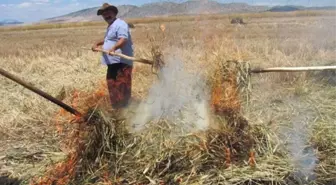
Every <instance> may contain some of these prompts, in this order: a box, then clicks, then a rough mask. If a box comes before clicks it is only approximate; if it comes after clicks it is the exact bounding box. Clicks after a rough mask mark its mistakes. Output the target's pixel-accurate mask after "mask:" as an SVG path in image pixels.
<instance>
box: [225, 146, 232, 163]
mask: <svg viewBox="0 0 336 185" xmlns="http://www.w3.org/2000/svg"><path fill="white" fill-rule="evenodd" d="M225 165H226V167H229V166H230V165H231V150H230V148H225Z"/></svg>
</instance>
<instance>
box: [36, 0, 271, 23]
mask: <svg viewBox="0 0 336 185" xmlns="http://www.w3.org/2000/svg"><path fill="white" fill-rule="evenodd" d="M98 8H99V7H93V8H88V9H84V10H80V11H76V12H73V13H70V14H66V15H63V16H59V17H53V18H49V19H46V20H43V21H42V22H80V21H98V20H102V19H101V17H99V16H97V14H96V13H97V10H98ZM118 9H119V15H118V16H119V17H120V18H135V17H153V16H170V15H189V14H214V13H241V12H260V11H266V10H268V9H269V7H267V6H251V5H248V4H246V3H228V4H224V3H219V2H216V1H201V0H193V1H187V2H183V3H173V2H155V3H148V4H144V5H142V6H134V5H121V6H118Z"/></svg>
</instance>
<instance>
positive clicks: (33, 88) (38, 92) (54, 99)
mask: <svg viewBox="0 0 336 185" xmlns="http://www.w3.org/2000/svg"><path fill="white" fill-rule="evenodd" d="M0 74H1V75H3V76H4V77H7V78H9V79H11V80H13V81H14V82H16V83H18V84H20V85H22V86H24V87H25V88H27V89H29V90H31V91H33V92H35V93H36V94H38V95H40V96H42V97H44V98H45V99H47V100H49V101H51V102H53V103H55V104H56V105H58V106H60V107H62V108H63V109H65V110H66V111H68V112H70V113H71V114H74V115H76V116H82V114H81V113H80V112H79V111H77V110H76V109H74V108H72V107H70V106H69V105H67V104H65V103H63V102H62V101H60V100H58V99H56V98H54V97H52V96H51V95H49V94H47V93H45V92H43V91H41V90H39V89H37V88H36V87H34V86H32V85H30V84H28V83H27V82H24V81H23V80H21V79H19V78H18V77H15V76H14V75H12V74H10V73H9V72H7V71H5V70H3V69H2V68H0Z"/></svg>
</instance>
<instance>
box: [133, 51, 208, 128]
mask: <svg viewBox="0 0 336 185" xmlns="http://www.w3.org/2000/svg"><path fill="white" fill-rule="evenodd" d="M166 63H167V65H166V66H165V67H164V68H163V69H162V71H161V72H160V78H159V79H160V80H158V82H156V83H155V84H154V85H153V86H152V88H151V89H150V91H149V95H148V97H147V98H146V99H145V100H143V102H142V103H141V104H140V106H139V107H138V109H137V111H136V116H135V118H133V119H132V126H133V130H134V131H136V132H138V131H141V130H143V129H145V128H146V124H147V123H148V122H150V121H154V120H158V119H165V120H169V121H171V122H172V123H174V124H175V125H178V126H179V127H180V128H183V129H184V130H185V131H187V132H192V131H197V130H205V129H207V128H208V119H209V118H208V113H207V111H208V105H207V102H208V99H207V98H208V97H207V96H206V95H207V94H208V93H206V92H205V80H203V78H202V77H201V76H200V75H198V74H192V73H188V72H187V71H186V70H185V68H184V64H183V62H182V61H181V59H179V57H176V56H174V57H172V56H170V57H168V58H167V59H166Z"/></svg>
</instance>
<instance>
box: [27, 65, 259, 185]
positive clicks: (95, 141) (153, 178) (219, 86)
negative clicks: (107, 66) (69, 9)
mask: <svg viewBox="0 0 336 185" xmlns="http://www.w3.org/2000/svg"><path fill="white" fill-rule="evenodd" d="M172 70H174V69H172ZM177 71H180V72H181V71H182V72H183V73H184V71H183V70H181V69H178V70H177ZM166 72H167V74H168V73H169V74H170V73H171V72H173V74H174V75H175V76H179V75H178V74H177V73H175V72H176V71H170V70H167V71H166ZM163 73H165V70H163ZM228 75H229V76H231V78H227V79H224V78H222V79H219V80H217V81H215V83H214V84H213V88H212V92H211V107H212V109H213V112H214V113H215V114H216V115H218V116H220V117H223V118H225V119H226V120H227V123H228V124H227V126H225V125H223V126H222V128H221V130H220V129H219V130H211V129H210V130H208V131H200V132H197V133H194V134H191V135H190V134H189V135H186V136H183V137H184V139H176V138H171V137H167V136H169V135H170V136H172V134H173V135H176V132H178V131H177V129H178V125H176V123H175V124H171V122H172V121H176V119H172V120H171V121H169V120H161V121H159V122H156V123H155V124H154V123H150V122H151V121H150V120H148V121H149V123H150V127H149V128H148V129H147V130H144V131H142V136H141V135H136V134H134V135H132V134H130V133H129V132H128V131H127V129H126V126H125V121H123V120H121V121H120V120H118V119H116V118H114V117H113V114H114V113H113V111H112V112H110V113H109V114H110V116H107V117H110V118H106V117H105V116H106V114H103V113H102V112H99V111H98V110H99V108H100V109H107V107H106V106H105V107H104V105H107V104H108V103H107V102H106V93H105V91H104V90H103V89H105V86H104V85H101V87H100V88H99V89H98V90H97V91H96V92H95V93H94V94H93V95H88V94H86V93H82V92H77V91H74V93H73V96H72V97H73V98H72V100H71V102H72V106H74V107H76V108H77V109H79V110H81V111H82V112H88V115H87V116H88V117H89V119H86V120H89V121H87V122H83V120H82V119H80V118H78V117H71V116H67V115H66V114H65V113H64V112H63V111H60V112H59V113H58V114H57V119H56V120H59V119H61V118H63V119H64V117H68V120H67V121H66V122H68V123H71V125H70V126H69V125H68V124H65V123H64V122H63V123H62V122H60V121H56V127H57V130H58V132H59V133H60V134H67V135H68V137H66V139H65V140H64V149H65V152H67V153H68V157H67V158H66V159H65V161H63V162H60V163H58V164H56V165H54V166H52V167H51V168H50V170H49V171H48V172H47V173H46V175H45V176H44V177H41V178H38V179H34V180H33V182H32V183H31V185H49V184H55V185H65V184H71V183H74V184H76V183H79V184H80V182H82V181H83V180H84V179H85V178H88V177H89V176H98V178H94V179H91V181H92V182H94V183H97V182H99V183H102V184H112V182H113V184H121V183H126V184H149V183H152V184H155V183H160V184H174V183H175V184H180V183H182V182H183V181H184V179H185V180H186V181H187V182H188V181H189V182H192V181H195V180H196V179H197V178H196V176H197V174H201V173H202V172H205V171H206V169H208V168H209V167H210V166H212V165H215V166H218V165H219V166H218V167H220V166H221V167H222V168H223V169H226V168H229V167H230V166H231V165H232V163H235V162H238V161H239V159H240V158H241V157H243V158H246V159H248V160H249V165H250V166H254V165H255V163H256V162H255V156H254V152H250V149H252V146H253V140H252V138H251V137H249V135H248V134H245V133H244V132H242V130H243V129H245V127H246V126H247V121H246V120H244V119H242V118H240V117H241V116H240V113H239V111H240V102H239V97H238V91H237V85H236V81H235V74H234V73H232V74H228ZM182 76H183V78H184V77H185V76H184V75H182ZM162 77H163V78H162V80H164V79H167V78H165V76H162ZM166 77H170V76H166ZM190 79H192V78H190ZM169 83H174V82H169V81H166V82H165V85H166V86H170V85H169ZM191 86H194V85H191ZM158 87H163V86H160V85H159V86H158ZM174 87H175V86H174ZM185 88H187V87H186V86H185ZM186 92H187V91H186ZM170 94H174V93H170ZM177 94H178V93H177ZM184 99H185V98H184ZM186 103H187V102H186ZM168 107H170V108H172V107H171V106H168ZM111 115H112V116H111ZM169 115H170V116H172V115H173V114H169ZM167 118H168V117H167ZM242 121H243V122H244V123H242ZM237 123H239V124H240V125H242V124H244V126H243V127H241V128H238V129H239V130H240V131H237V129H236V128H234V125H236V124H237ZM180 124H182V123H180ZM223 124H224V123H223ZM226 128H229V129H228V130H227V129H226ZM230 128H231V129H230ZM225 129H226V130H225ZM173 132H175V134H174V133H173ZM152 138H156V139H155V140H152ZM249 153H250V154H249ZM194 159H198V160H197V161H196V163H195V164H193V163H191V161H192V160H194ZM141 164H143V165H145V166H147V167H145V169H142V167H143V166H142V165H141ZM94 169H96V170H97V171H98V172H94ZM102 169H104V170H102ZM190 169H192V174H194V175H192V174H190V171H189V170H190ZM90 171H91V174H90ZM92 173H93V174H92ZM193 176H195V177H193ZM192 177H193V178H192Z"/></svg>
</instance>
